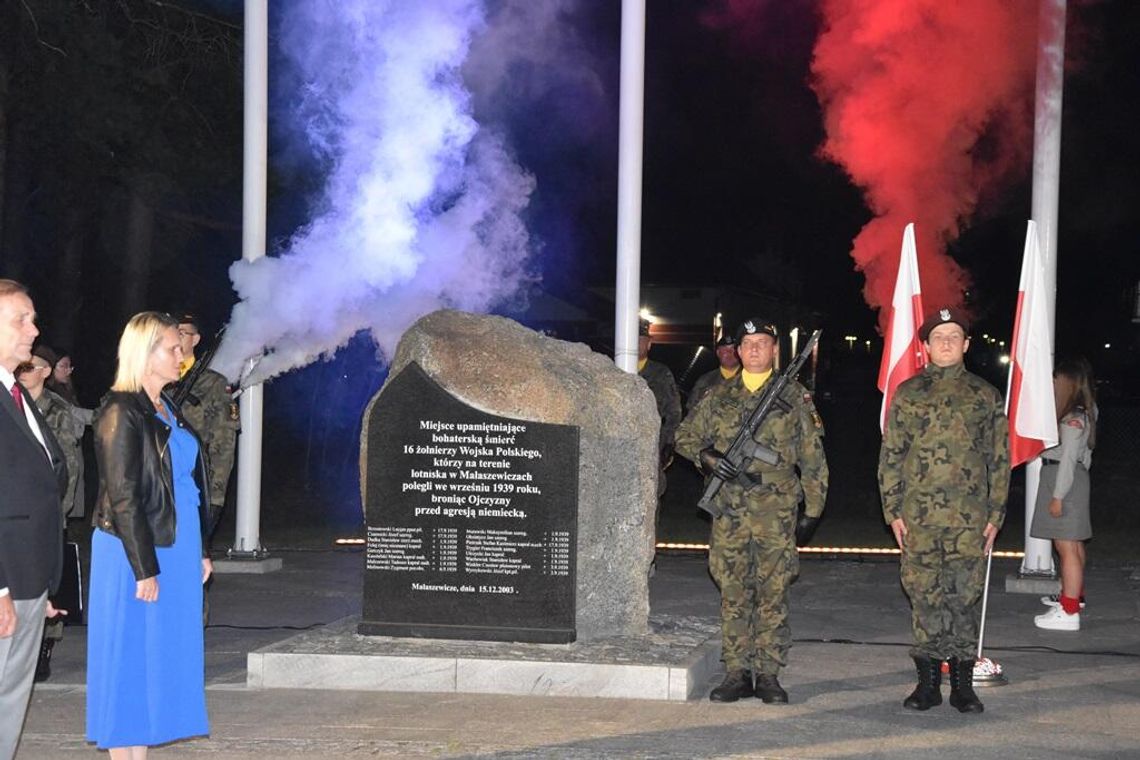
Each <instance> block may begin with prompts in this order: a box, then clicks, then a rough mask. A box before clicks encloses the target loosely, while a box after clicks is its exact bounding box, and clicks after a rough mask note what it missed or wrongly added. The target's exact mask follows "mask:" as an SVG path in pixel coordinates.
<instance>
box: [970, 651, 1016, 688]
mask: <svg viewBox="0 0 1140 760" xmlns="http://www.w3.org/2000/svg"><path fill="white" fill-rule="evenodd" d="M1007 684H1009V679H1008V678H1006V677H1005V670H1004V669H1003V668H1002V666H1001V664H1000V663H998V662H995V661H994V660H991V659H990V658H989V657H981V658H979V659H977V660H974V686H979V687H981V686H985V687H990V686H1006V685H1007Z"/></svg>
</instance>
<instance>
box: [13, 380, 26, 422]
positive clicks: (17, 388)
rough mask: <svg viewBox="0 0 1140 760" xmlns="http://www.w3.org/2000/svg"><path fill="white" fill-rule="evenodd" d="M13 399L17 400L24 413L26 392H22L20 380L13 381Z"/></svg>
mask: <svg viewBox="0 0 1140 760" xmlns="http://www.w3.org/2000/svg"><path fill="white" fill-rule="evenodd" d="M12 400H13V401H15V402H16V408H17V409H19V410H20V414H23V413H24V394H23V393H20V382H19V381H18V380H17V381H16V382H14V383H12Z"/></svg>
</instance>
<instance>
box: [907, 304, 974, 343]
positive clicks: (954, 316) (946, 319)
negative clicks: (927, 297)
mask: <svg viewBox="0 0 1140 760" xmlns="http://www.w3.org/2000/svg"><path fill="white" fill-rule="evenodd" d="M950 322H953V323H954V324H956V325H958V326H959V327H961V328H962V332H963V333H965V334H966V337H969V336H970V319H969V317H968V316H966V312H964V311H962V310H961V309H956V308H952V307H947V308H945V309H939V310H938V311H936V312H934V313H933V314H931V315H930V316H929V317H927V318H926V321H925V322H923V323H922V327H920V328H918V337H919V339H920V340H922V342H923V343H925V342H926V340H927V339H928V338H929V337H930V331H931V330H933V329H934V328H935V327H938V325H945V324H948V323H950Z"/></svg>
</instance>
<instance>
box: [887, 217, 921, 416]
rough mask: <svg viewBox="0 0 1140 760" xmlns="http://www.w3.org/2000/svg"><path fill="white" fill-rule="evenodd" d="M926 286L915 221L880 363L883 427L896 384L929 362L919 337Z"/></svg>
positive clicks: (906, 233) (901, 262) (901, 265)
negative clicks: (921, 280)
mask: <svg viewBox="0 0 1140 760" xmlns="http://www.w3.org/2000/svg"><path fill="white" fill-rule="evenodd" d="M922 319H923V312H922V288H921V286H920V285H919V283H918V248H917V247H916V246H915V244H914V222H911V223H910V224H908V225H907V226H906V230H905V231H904V232H903V243H902V252H901V253H900V254H899V273H898V277H897V278H896V279H895V294H894V297H892V298H891V313H890V318H889V319H888V321H887V334H886V335H885V336H884V337H883V360H882V363H881V364H880V365H879V390H881V391H882V392H883V408H882V409H881V410H880V412H879V430H880V431H882V432H885V431H886V429H887V410H889V409H890V408H891V399H892V398H894V395H895V388H898V387H899V384H900V383H902V382H903V381H904V380H906V379H908V378H911V377H914V376H915V375H917V374H918V373H919V372H921V371H922V368H923V367H925V366H926V348H925V346H923V345H922V341H921V340H920V339H919V337H918V328H919V326H921V325H922Z"/></svg>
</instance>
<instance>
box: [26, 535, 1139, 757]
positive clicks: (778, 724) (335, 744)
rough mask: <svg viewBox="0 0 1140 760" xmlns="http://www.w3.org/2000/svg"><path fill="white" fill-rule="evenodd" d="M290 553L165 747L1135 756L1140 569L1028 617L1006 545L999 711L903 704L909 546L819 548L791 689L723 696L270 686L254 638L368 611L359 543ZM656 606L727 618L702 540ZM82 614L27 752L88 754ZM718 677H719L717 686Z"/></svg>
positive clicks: (1037, 608)
mask: <svg viewBox="0 0 1140 760" xmlns="http://www.w3.org/2000/svg"><path fill="white" fill-rule="evenodd" d="M279 556H282V557H283V559H284V562H285V566H284V570H282V571H281V572H279V573H275V574H272V575H267V576H248V575H227V576H223V577H220V578H219V579H218V582H217V583H216V584H215V586H214V589H213V591H212V594H211V599H212V609H213V615H212V624H211V626H210V628H209V629H208V630H207V636H206V644H207V678H208V703H209V710H210V720H211V735H210V737H209V738H203V739H196V740H192V741H185V742H179V743H176V744H173V745H169V746H166V747H163V748H161V749H158V750H156V751H154V753H153V756H154V757H156V758H191V757H201V756H203V755H211V754H212V755H213V756H215V757H220V758H235V759H238V758H251V759H252V758H259V759H261V758H267V757H271V758H299V757H308V758H332V757H338V756H343V757H409V758H416V757H489V758H533V757H544V758H596V757H632V758H863V757H879V758H912V757H918V756H921V757H923V758H989V757H993V758H999V757H1000V758H1034V759H1037V758H1074V757H1080V758H1138V757H1140V637H1138V630H1140V629H1138V628H1137V618H1138V617H1140V574H1138V573H1137V571H1136V570H1135V567H1137V563H1128V562H1119V561H1118V562H1112V563H1102V564H1100V565H1097V564H1095V557H1093V558H1092V560H1093V562H1094V565H1093V566H1092V567H1091V568H1090V575H1089V582H1088V590H1089V607H1088V609H1087V610H1086V612H1085V613H1084V614H1083V616H1082V617H1083V624H1084V630H1082V631H1081V632H1079V633H1068V634H1066V633H1047V632H1044V631H1039V630H1038V629H1036V628H1035V627H1034V626H1033V624H1032V619H1031V618H1032V616H1033V615H1034V614H1037V613H1039V612H1041V611H1043V610H1044V608H1043V607H1042V606H1041V605H1040V604H1039V602H1038V601H1037V598H1036V597H1030V596H1024V595H1013V594H1006V593H1005V592H1004V591H1002V588H1004V584H1003V583H1002V579H1003V578H1004V576H1005V575H1006V574H1007V573H1009V572H1013V571H1014V570H1015V564H1014V563H1013V562H1006V563H1003V562H995V565H994V582H993V584H992V588H993V591H992V593H991V597H990V599H991V607H990V609H991V614H990V618H989V622H988V634H987V642H988V644H989V646H988V647H987V654H989V655H990V656H992V657H993V658H994V659H997V660H999V661H1000V662H1001V663H1002V664H1003V665H1004V666H1005V668H1006V670H1007V672H1008V674H1009V677H1010V681H1011V683H1010V685H1008V686H1004V687H1000V688H992V689H987V690H985V691H983V692H982V698H983V700H984V701H985V703H986V712H985V713H984V714H983V715H980V716H965V715H960V714H959V713H958V712H957V711H955V710H953V709H951V708H950V707H949V706H948V705H945V704H944V705H943V706H941V707H939V708H935V709H933V710H931V711H930V712H928V713H915V712H911V711H906V710H903V709H902V707H901V701H902V698H903V697H904V696H905V695H906V694H907V693H908V691H909V689H910V688H911V684H912V678H913V671H912V668H911V664H910V661H909V659H908V658H907V647H906V644H907V639H908V635H909V612H908V607H907V604H906V600H905V598H904V597H903V595H902V592H901V590H900V589H899V585H898V574H897V564H896V563H895V562H894V561H890V560H888V561H868V562H851V561H837V560H825V559H813V560H806V561H805V562H804V563H803V568H802V573H801V577H800V580H799V582H798V583H797V584H796V585H795V587H794V591H793V609H792V615H793V617H792V627H793V633H794V635H795V637H796V641H797V644H796V646H795V648H794V649H793V650H792V654H791V661H790V663H789V667H788V669H787V670H786V671H785V673H784V675H783V676H782V679H781V680H782V681H783V683H784V685H785V686H786V687H787V688H788V690H789V692H790V693H791V698H792V704H790V705H788V706H784V707H779V706H768V705H764V704H762V703H760V702H758V701H757V700H745V701H742V702H738V703H736V704H731V705H714V704H711V703H709V702H708V701H707V699H701V700H698V701H691V702H687V703H663V702H651V701H638V700H620V701H619V700H608V699H572V698H550V697H544V698H522V697H504V696H467V695H454V694H448V695H434V694H396V693H366V692H348V691H321V692H317V691H255V690H249V689H247V688H246V687H245V654H246V652H248V651H250V650H252V649H256V648H258V647H260V646H263V645H265V644H267V643H270V642H273V641H278V640H280V639H282V638H285V637H287V636H290V635H293V634H294V633H295V632H296V630H297V629H303V628H305V627H308V626H312V625H319V624H321V623H325V622H329V621H332V620H335V619H338V618H341V617H343V616H345V615H349V614H358V613H359V610H360V602H359V599H360V586H361V565H362V560H361V556H360V554H359V553H358V552H351V551H328V552H282V553H281V554H280V555H279ZM651 601H652V607H653V612H654V614H657V615H697V616H706V617H709V618H714V617H715V615H716V609H717V596H716V591H715V588H714V587H713V585H712V583H711V581H710V580H709V579H708V575H707V573H706V572H705V565H704V557H703V556H698V555H673V556H663V557H661V558H660V559H659V561H658V572H657V575H656V577H655V578H654V579H653V581H652V588H651ZM84 634H85V629H83V628H81V627H73V628H70V629H69V630H68V632H67V638H66V640H65V641H64V642H63V643H62V644H61V645H60V646H59V647H58V648H57V654H56V657H55V659H54V661H53V664H54V670H55V673H54V675H53V677H52V679H51V680H50V681H49V682H48V683H46V684H42V685H40V686H38V687H37V689H36V691H35V693H34V695H33V702H32V708H31V712H30V715H29V718H28V723H27V727H26V730H25V733H24V743H23V746H22V748H21V752H20V754H19V758H21V760H24V759H26V758H73V757H83V756H88V757H89V756H92V755H93V754H94V753H95V750H94V749H93V748H92V747H91V745H88V744H86V742H84V740H83V720H84V688H83V680H84V679H83V669H84V667H85V665H84V662H85V660H84V657H85V647H84V638H85V636H84ZM712 685H713V684H710V688H711V686H712Z"/></svg>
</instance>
